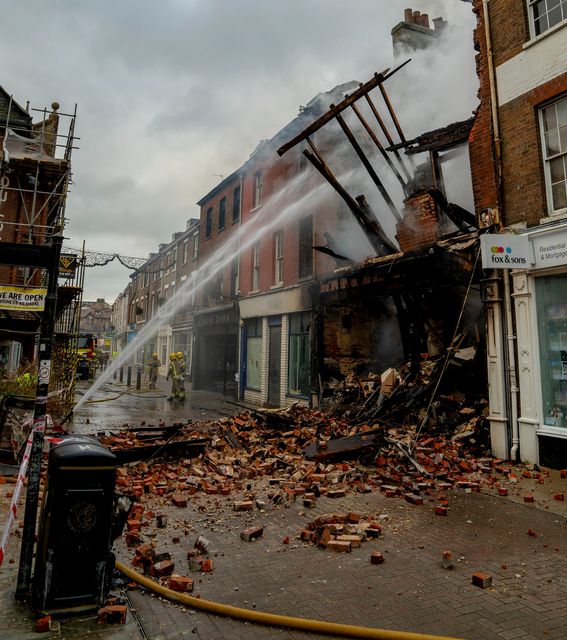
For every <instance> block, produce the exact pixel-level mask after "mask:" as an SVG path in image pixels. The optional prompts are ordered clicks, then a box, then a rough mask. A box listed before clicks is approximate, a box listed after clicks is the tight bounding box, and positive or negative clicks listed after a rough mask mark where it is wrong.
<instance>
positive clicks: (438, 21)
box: [433, 16, 446, 31]
mask: <svg viewBox="0 0 567 640" xmlns="http://www.w3.org/2000/svg"><path fill="white" fill-rule="evenodd" d="M445 25H446V22H445V21H444V20H443V18H442V17H441V16H439V18H433V27H434V28H435V31H443V29H444V28H445Z"/></svg>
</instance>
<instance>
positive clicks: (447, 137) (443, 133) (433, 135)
mask: <svg viewBox="0 0 567 640" xmlns="http://www.w3.org/2000/svg"><path fill="white" fill-rule="evenodd" d="M473 123H474V117H472V118H468V119H467V120H461V121H459V122H453V123H451V124H448V125H447V126H445V127H440V128H439V129H433V130H432V131H426V132H425V133H421V134H420V135H419V136H416V137H415V138H413V140H406V141H405V142H400V143H399V144H394V145H392V146H390V147H387V149H386V151H396V150H397V149H405V150H406V154H408V155H410V154H415V153H424V152H426V151H443V150H444V149H449V148H451V147H454V146H456V145H458V144H461V143H463V142H466V141H467V140H468V138H469V134H470V131H471V128H472V125H473ZM411 145H415V146H413V147H412V146H411Z"/></svg>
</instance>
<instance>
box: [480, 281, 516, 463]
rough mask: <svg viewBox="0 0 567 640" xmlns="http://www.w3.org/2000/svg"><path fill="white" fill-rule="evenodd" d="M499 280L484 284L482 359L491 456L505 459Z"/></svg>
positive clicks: (507, 447)
mask: <svg viewBox="0 0 567 640" xmlns="http://www.w3.org/2000/svg"><path fill="white" fill-rule="evenodd" d="M499 284H500V282H499V279H498V278H497V277H496V276H493V277H492V278H490V279H489V280H488V281H486V282H485V283H484V287H483V295H484V304H485V309H486V359H487V372H488V403H489V409H490V413H489V416H488V421H489V423H490V444H491V450H492V454H493V455H494V456H496V457H497V458H502V459H504V460H506V459H508V456H509V452H510V437H509V429H508V418H507V411H506V383H505V362H506V358H505V354H504V337H503V318H502V296H501V295H500V290H499Z"/></svg>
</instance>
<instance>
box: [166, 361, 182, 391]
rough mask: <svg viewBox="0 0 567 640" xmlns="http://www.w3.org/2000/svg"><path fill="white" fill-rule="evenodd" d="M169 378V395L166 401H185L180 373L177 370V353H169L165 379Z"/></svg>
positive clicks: (178, 369)
mask: <svg viewBox="0 0 567 640" xmlns="http://www.w3.org/2000/svg"><path fill="white" fill-rule="evenodd" d="M170 378H171V394H170V395H169V396H168V397H167V399H168V400H175V399H179V400H183V399H185V392H184V391H183V388H182V387H181V371H180V368H179V362H178V361H177V353H171V354H170V356H169V367H168V369H167V377H166V379H167V380H169V379H170Z"/></svg>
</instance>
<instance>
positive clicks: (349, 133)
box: [331, 105, 402, 222]
mask: <svg viewBox="0 0 567 640" xmlns="http://www.w3.org/2000/svg"><path fill="white" fill-rule="evenodd" d="M332 107H333V105H331V108H332ZM335 119H336V120H337V122H338V123H339V126H340V127H341V129H342V130H343V132H344V134H345V136H346V137H347V138H348V141H349V142H350V144H351V145H352V148H353V149H354V150H355V152H356V155H357V156H358V157H359V158H360V161H361V162H362V164H363V165H364V168H365V169H366V171H368V174H369V175H370V177H371V178H372V180H373V182H374V184H375V185H376V187H377V188H378V191H380V194H381V195H382V197H383V198H384V200H385V201H386V204H387V205H388V209H390V211H391V213H392V215H393V216H394V218H396V220H397V221H398V222H401V221H402V217H401V216H400V214H399V213H398V210H397V209H396V205H395V204H394V202H393V200H392V198H391V197H390V194H389V193H388V192H387V191H386V189H385V187H384V185H383V184H382V181H381V180H380V178H379V177H378V174H377V173H376V170H375V169H374V167H373V166H372V163H371V162H370V160H369V159H368V158H367V157H366V154H365V153H364V151H363V150H362V147H361V146H360V144H359V143H358V140H357V139H356V138H355V136H354V134H353V133H352V131H351V130H350V128H349V126H348V125H347V123H346V122H345V121H344V118H343V117H342V116H341V115H340V114H339V113H337V115H336V116H335Z"/></svg>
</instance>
